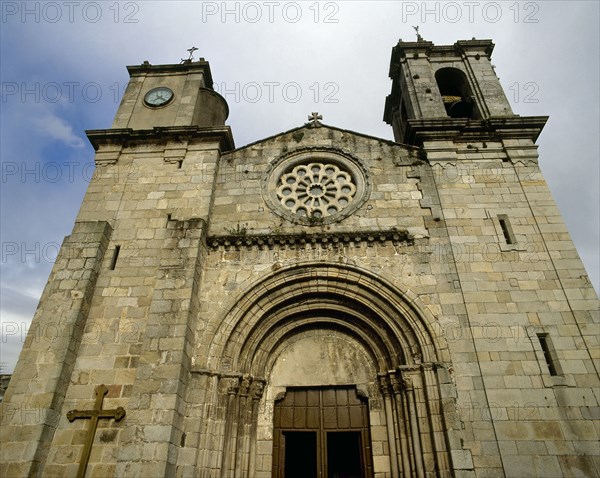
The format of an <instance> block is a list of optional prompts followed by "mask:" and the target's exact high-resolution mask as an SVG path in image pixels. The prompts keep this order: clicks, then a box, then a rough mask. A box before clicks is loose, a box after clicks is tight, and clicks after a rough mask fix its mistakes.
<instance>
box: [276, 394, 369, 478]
mask: <svg viewBox="0 0 600 478" xmlns="http://www.w3.org/2000/svg"><path fill="white" fill-rule="evenodd" d="M372 462H373V459H372V452H371V439H370V435H369V413H368V406H367V401H366V400H364V399H362V398H360V397H359V396H358V395H357V393H356V387H310V388H295V387H293V388H292V387H290V388H288V389H287V392H286V394H285V397H284V398H283V399H281V400H279V401H277V402H276V403H275V410H274V433H273V477H277V478H284V477H285V478H371V477H372V476H373V464H372Z"/></svg>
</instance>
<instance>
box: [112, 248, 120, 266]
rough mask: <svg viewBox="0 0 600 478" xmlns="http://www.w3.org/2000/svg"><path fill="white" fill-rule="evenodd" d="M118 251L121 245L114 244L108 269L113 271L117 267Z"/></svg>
mask: <svg viewBox="0 0 600 478" xmlns="http://www.w3.org/2000/svg"><path fill="white" fill-rule="evenodd" d="M119 252H121V246H115V252H113V256H112V260H111V261H110V270H111V271H114V270H115V267H117V260H118V259H119Z"/></svg>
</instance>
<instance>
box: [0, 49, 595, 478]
mask: <svg viewBox="0 0 600 478" xmlns="http://www.w3.org/2000/svg"><path fill="white" fill-rule="evenodd" d="M492 48H493V45H492V44H491V42H489V41H479V40H472V41H466V42H458V43H457V44H455V45H454V46H448V47H435V46H434V45H432V44H431V43H429V42H417V43H402V44H399V45H398V46H397V47H395V48H394V53H393V55H392V65H391V66H392V68H391V69H390V71H391V74H392V79H393V81H394V86H393V90H392V95H390V98H389V99H388V104H387V106H386V120H387V121H388V122H390V123H391V124H392V126H393V129H394V133H395V135H396V139H397V140H398V141H399V142H392V141H388V140H382V139H378V138H373V137H370V136H366V135H362V134H359V133H354V132H351V131H346V130H342V129H339V128H335V127H329V126H325V125H322V124H320V123H319V122H318V121H317V122H311V123H310V124H309V125H306V126H303V127H299V128H296V129H294V130H291V131H288V132H285V133H281V134H278V135H276V136H273V137H270V138H267V139H264V140H262V141H259V142H257V143H253V144H250V145H247V146H245V147H242V148H239V149H234V148H233V140H232V138H231V133H230V131H229V129H228V127H226V126H224V125H222V121H221V122H218V124H214V125H211V126H207V125H206V124H202V125H200V122H202V121H205V120H207V119H206V118H208V119H210V120H211V121H217V119H218V118H220V116H219V114H217V113H218V112H216V113H215V115H212V116H211V114H209V113H210V111H204V113H203V114H205V113H206V114H208V116H202V115H201V114H200V110H201V109H202V108H203V107H205V109H208V110H210V108H209V107H208V106H207V104H203V103H202V102H203V101H204V99H206V98H207V97H206V95H205V94H198V88H200V87H202V88H208V89H210V87H211V83H212V80H211V79H210V70H209V69H208V64H206V63H205V62H200V63H199V64H198V65H194V64H192V65H189V64H184V65H180V66H178V65H165V66H151V65H145V66H142V67H134V68H132V69H131V73H132V78H131V82H130V85H129V87H128V89H127V92H126V94H125V97H124V100H123V103H122V104H121V106H120V108H119V111H118V112H117V115H116V117H115V123H114V124H113V128H112V129H111V130H98V131H92V132H89V136H90V139H91V141H92V143H93V144H94V145H95V147H96V148H97V157H96V161H97V170H96V174H95V175H94V178H93V180H92V182H91V183H90V185H89V189H88V192H87V194H86V197H85V199H84V202H83V204H82V206H81V210H80V213H79V216H78V218H77V222H76V224H75V228H74V230H73V233H72V234H71V235H70V236H69V237H68V238H66V239H65V242H64V244H63V247H62V249H61V253H60V255H59V257H58V258H57V261H56V264H55V267H54V270H53V272H52V274H51V276H50V278H49V281H48V285H47V286H46V289H45V291H44V294H43V296H42V300H41V301H40V305H39V307H38V310H37V312H36V316H35V318H34V321H33V324H32V327H31V329H30V332H29V335H28V337H27V340H26V343H25V347H24V350H23V352H22V354H21V357H20V360H19V364H18V366H17V369H16V371H15V374H14V376H13V378H12V380H11V382H10V385H9V387H8V389H7V391H6V394H5V397H4V401H3V403H2V428H1V429H0V442H1V446H0V453H2V464H1V467H2V468H1V472H0V476H11V477H12V476H32V475H36V474H38V475H42V476H71V475H74V474H75V472H76V471H75V470H76V469H77V465H78V460H79V456H80V454H81V449H82V447H83V443H84V439H85V425H84V424H82V423H78V422H77V421H76V422H73V423H70V422H68V420H67V417H66V412H67V411H68V410H71V409H89V408H91V407H92V406H93V391H94V389H95V387H97V386H98V385H99V384H101V383H103V384H105V385H106V386H107V388H108V390H109V392H108V393H107V395H106V398H105V404H104V407H105V408H117V407H118V406H122V407H124V408H125V410H126V411H127V415H126V417H125V418H124V419H123V420H121V421H119V422H107V423H101V424H100V426H99V428H98V432H97V434H96V438H95V441H94V444H93V447H92V453H91V456H90V462H89V466H88V472H87V476H98V477H100V476H102V477H105V476H139V477H150V476H161V477H162V476H178V477H188V476H190V477H191V476H194V477H209V476H219V477H223V476H225V477H229V476H240V477H241V476H249V477H250V476H251V477H262V476H264V477H267V476H271V473H272V470H274V469H276V468H277V467H278V466H279V463H277V462H276V461H275V462H274V456H275V457H277V456H279V455H277V453H279V451H278V450H277V449H276V448H277V443H279V441H278V438H280V435H278V434H281V433H283V432H282V430H281V429H279V428H278V427H277V425H276V424H275V417H274V415H275V410H276V409H277V404H278V403H280V401H281V400H282V399H283V398H284V397H285V394H286V392H287V391H288V390H290V389H291V388H292V387H299V388H302V389H304V390H306V389H309V388H311V387H312V388H313V389H318V390H320V391H323V393H334V392H336V390H337V391H339V390H340V389H344V390H345V389H346V388H348V387H350V388H352V389H353V390H354V389H355V390H356V396H358V397H360V400H364V401H366V403H367V404H368V421H369V424H370V425H369V427H368V430H367V429H362V428H361V429H360V430H361V431H360V433H363V435H362V437H363V443H364V444H369V445H370V448H368V449H367V451H365V453H366V454H365V455H364V456H365V459H364V463H367V464H368V465H369V466H371V467H372V468H370V471H369V473H371V474H372V475H373V476H374V477H382V478H383V477H398V476H407V475H408V476H457V477H469V478H473V477H479V478H481V477H488V476H489V477H496V476H519V477H521V476H523V477H524V476H597V475H598V474H599V472H600V470H599V469H598V468H597V466H598V456H599V452H598V447H597V443H598V438H599V437H598V428H597V423H596V422H597V420H598V409H600V408H599V407H600V404H599V403H598V401H599V400H600V396H598V393H597V389H598V385H599V384H600V379H599V376H598V371H597V362H598V358H600V350H599V340H598V323H599V314H598V302H597V298H596V295H595V293H594V290H593V289H592V287H591V285H590V283H589V281H588V280H587V279H586V275H585V270H584V269H583V266H582V264H581V262H580V261H579V259H578V257H577V254H576V252H575V250H574V246H573V244H572V242H571V240H570V238H569V237H568V234H567V233H566V228H565V226H564V223H563V221H562V219H561V217H560V215H559V212H558V209H557V208H556V206H555V204H554V202H553V200H552V197H551V195H550V192H549V190H548V188H547V186H546V184H545V182H544V180H543V177H542V174H541V172H540V169H539V167H538V158H537V147H536V145H535V139H536V138H537V135H538V134H539V131H540V130H541V127H542V126H543V123H544V121H545V119H544V118H527V117H519V116H517V115H513V114H512V111H511V109H510V106H509V104H508V101H507V100H506V97H505V96H504V93H503V92H502V89H501V87H500V85H499V83H498V80H497V78H496V76H495V73H494V72H493V69H492V67H491V63H490V60H489V55H490V53H491V49H492ZM447 67H451V68H454V69H457V70H460V71H463V72H464V71H467V72H469V74H468V77H469V78H470V80H469V81H471V82H472V83H470V86H469V88H470V92H471V96H472V100H471V99H470V100H469V101H474V102H475V103H474V104H475V109H476V110H475V111H476V113H474V114H475V117H473V118H451V117H448V116H447V114H446V109H445V106H444V103H443V100H442V98H441V96H442V94H441V93H440V91H441V90H440V87H439V85H438V80H439V75H440V74H438V76H437V77H436V74H437V73H438V72H439V71H440V70H442V69H443V68H447ZM443 74H444V73H443V72H442V73H441V75H442V76H443ZM459 76H460V75H459ZM411 79H412V80H411ZM409 80H410V81H409ZM156 86H168V87H169V88H171V89H173V90H174V91H175V92H176V95H175V97H174V98H175V99H174V100H173V101H174V102H175V103H173V104H171V105H167V106H165V107H163V108H162V109H152V108H151V107H149V106H147V105H146V106H144V104H143V97H144V95H145V93H146V92H147V91H149V90H150V89H151V88H154V87H156ZM428 90H429V91H428ZM205 93H206V92H205ZM184 98H185V105H184V104H178V103H176V102H177V101H183V99H184ZM203 98H204V99H203ZM211 101H212V100H211ZM215 101H216V100H215ZM211 104H212V103H211ZM215 104H216V103H215ZM403 108H404V110H403ZM403 111H404V113H403ZM403 114H405V116H402V115H403ZM201 116H202V118H201ZM125 126H127V127H128V128H129V127H130V128H131V129H122V128H124V127H125ZM154 126H160V127H161V128H156V129H153V127H154ZM401 143H402V144H401ZM310 165H313V166H315V169H314V171H313V170H312V169H311V168H310ZM332 165H333V166H335V167H332ZM298 167H300V169H298ZM278 168H279V169H278ZM302 168H306V169H305V173H306V177H307V178H309V179H310V178H312V179H310V181H309V183H307V184H308V186H307V184H305V185H304V186H303V187H301V188H299V187H298V188H296V189H294V191H293V194H292V192H290V195H292V196H293V198H294V201H295V202H294V204H293V205H287V204H286V202H285V201H286V197H287V194H286V192H285V191H287V190H286V189H285V188H287V187H291V186H287V185H288V184H297V183H298V182H300V181H302V180H303V179H302V178H303V177H304V176H303V175H302V174H301V173H300V172H299V171H300V170H302ZM311 174H313V176H311ZM340 174H342V176H339V175H340ZM344 174H348V175H350V178H349V177H347V176H344ZM336 175H337V176H336ZM352 175H355V176H352ZM356 175H360V178H358V177H356ZM338 176H339V177H338ZM288 179H289V180H290V182H288ZM329 180H332V181H333V180H339V181H340V184H342V185H343V186H344V187H347V189H344V187H339V185H338V186H336V187H335V188H334V187H331V188H330V189H329V190H328V189H327V184H328V181H329ZM294 181H295V183H294ZM306 181H308V179H306ZM353 188H354V189H353ZM327 191H330V192H327ZM304 194H306V195H307V196H310V198H311V199H310V200H308V199H307V200H306V201H307V202H306V205H307V206H306V207H307V210H306V211H305V215H304V216H302V217H301V218H294V217H293V214H294V212H293V209H294V208H296V207H297V206H298V201H300V200H301V198H302V197H304V196H303V195H304ZM327 194H330V195H331V197H333V196H334V195H335V198H334V199H335V200H333V199H331V198H329V199H331V200H329V199H328V196H327ZM316 199H318V200H319V202H318V203H317V201H316ZM282 201H283V202H282ZM345 201H347V202H348V203H347V204H346V202H345ZM321 202H323V203H327V204H329V206H330V207H332V209H331V210H325V211H323V209H319V208H322V207H323V206H322V205H321ZM290 204H291V203H290ZM335 208H337V209H336V210H335V211H334V209H335ZM319 211H321V213H323V212H325V214H323V215H322V216H319V214H315V212H319ZM296 212H297V211H296ZM549 362H550V366H549ZM336 387H337V388H336ZM332 390H333V392H332ZM334 410H335V413H333V412H332V413H333V415H335V417H336V418H335V427H339V428H340V429H344V430H349V429H351V427H350V428H348V427H347V428H343V427H344V426H346V425H343V424H344V423H346V422H345V421H344V420H346V418H344V414H343V413H342V412H341V411H340V410H339V409H337V408H335V409H334ZM333 415H332V416H333ZM348 420H350V418H348ZM332 423H333V422H332ZM332 427H333V425H332ZM332 429H333V428H332ZM336 429H337V428H336ZM357 429H358V428H357ZM319 430H320V432H319V433H323V434H324V433H326V430H327V429H326V428H319ZM322 437H326V435H322ZM277 469H279V468H277Z"/></svg>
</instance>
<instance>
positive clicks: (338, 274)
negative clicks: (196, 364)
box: [207, 263, 448, 376]
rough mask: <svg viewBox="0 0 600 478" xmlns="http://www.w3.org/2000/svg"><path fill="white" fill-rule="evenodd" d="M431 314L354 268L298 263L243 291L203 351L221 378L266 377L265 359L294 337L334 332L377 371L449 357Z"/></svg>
mask: <svg viewBox="0 0 600 478" xmlns="http://www.w3.org/2000/svg"><path fill="white" fill-rule="evenodd" d="M433 322H434V318H433V316H432V315H431V314H430V313H429V312H428V311H427V310H426V309H424V308H423V307H420V306H419V305H418V299H417V297H416V296H414V294H411V293H410V292H407V291H400V290H399V289H398V288H397V287H395V286H393V285H392V284H391V283H390V282H389V281H387V280H385V279H383V278H382V277H381V276H378V275H375V274H373V273H371V272H369V271H366V270H363V269H360V268H358V267H355V266H347V265H340V264H324V263H318V264H315V263H304V264H297V265H294V266H291V267H287V268H282V269H280V270H278V271H276V272H275V273H273V274H271V275H269V276H267V277H265V278H264V279H262V280H260V281H259V282H258V283H256V284H255V285H254V286H252V287H251V288H250V289H248V290H247V291H245V292H244V293H243V294H242V296H241V297H240V298H238V300H237V301H236V303H235V305H233V307H232V308H231V309H230V310H229V311H228V312H227V313H226V314H225V316H224V318H223V321H222V322H221V324H220V326H219V328H218V330H217V331H216V334H215V336H214V339H213V341H212V344H211V346H210V349H209V357H208V364H207V365H208V366H209V368H211V369H213V370H215V369H216V370H218V371H220V372H225V373H226V372H239V373H250V374H252V375H254V376H265V372H266V370H265V368H266V366H267V362H268V358H269V355H270V353H271V352H272V351H274V350H275V349H277V348H278V346H279V345H281V344H282V343H283V342H284V341H286V340H287V339H288V338H290V337H292V336H293V335H295V334H297V333H300V332H302V331H306V330H310V329H315V328H318V329H336V330H342V331H344V332H345V333H347V334H349V335H351V336H353V337H354V338H355V339H356V340H358V341H359V342H360V343H362V344H363V346H364V347H365V349H366V350H367V351H368V352H369V353H370V354H371V356H372V357H373V361H374V363H375V364H376V366H377V368H378V372H380V373H384V372H387V371H389V370H393V369H395V368H396V367H398V366H400V365H411V364H415V363H418V362H423V363H432V362H441V361H446V360H447V359H448V355H447V353H448V352H447V347H446V344H445V342H444V339H443V337H441V336H439V335H437V336H436V334H434V332H433V331H434V327H433Z"/></svg>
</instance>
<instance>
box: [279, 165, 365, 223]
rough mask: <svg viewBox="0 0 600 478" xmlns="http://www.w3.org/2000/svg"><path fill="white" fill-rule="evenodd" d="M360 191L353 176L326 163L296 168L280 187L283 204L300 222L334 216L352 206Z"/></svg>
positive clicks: (285, 173)
mask: <svg viewBox="0 0 600 478" xmlns="http://www.w3.org/2000/svg"><path fill="white" fill-rule="evenodd" d="M356 191H357V189H356V185H355V183H354V180H353V179H352V176H351V175H350V173H348V172H346V171H343V170H342V169H340V167H339V166H337V165H335V164H326V163H308V164H299V165H296V166H294V167H293V168H292V169H291V170H288V171H286V172H284V173H283V174H282V175H281V177H280V178H279V181H278V184H277V198H278V199H279V202H280V203H281V204H282V205H283V206H284V208H286V209H287V210H289V211H290V212H291V213H292V214H293V215H294V216H296V217H299V218H302V217H305V218H306V217H309V218H317V219H322V218H326V217H328V216H333V215H334V214H337V213H338V212H340V211H341V210H342V209H344V208H345V207H346V206H347V205H348V204H350V202H351V201H352V200H353V198H354V196H355V195H356Z"/></svg>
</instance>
